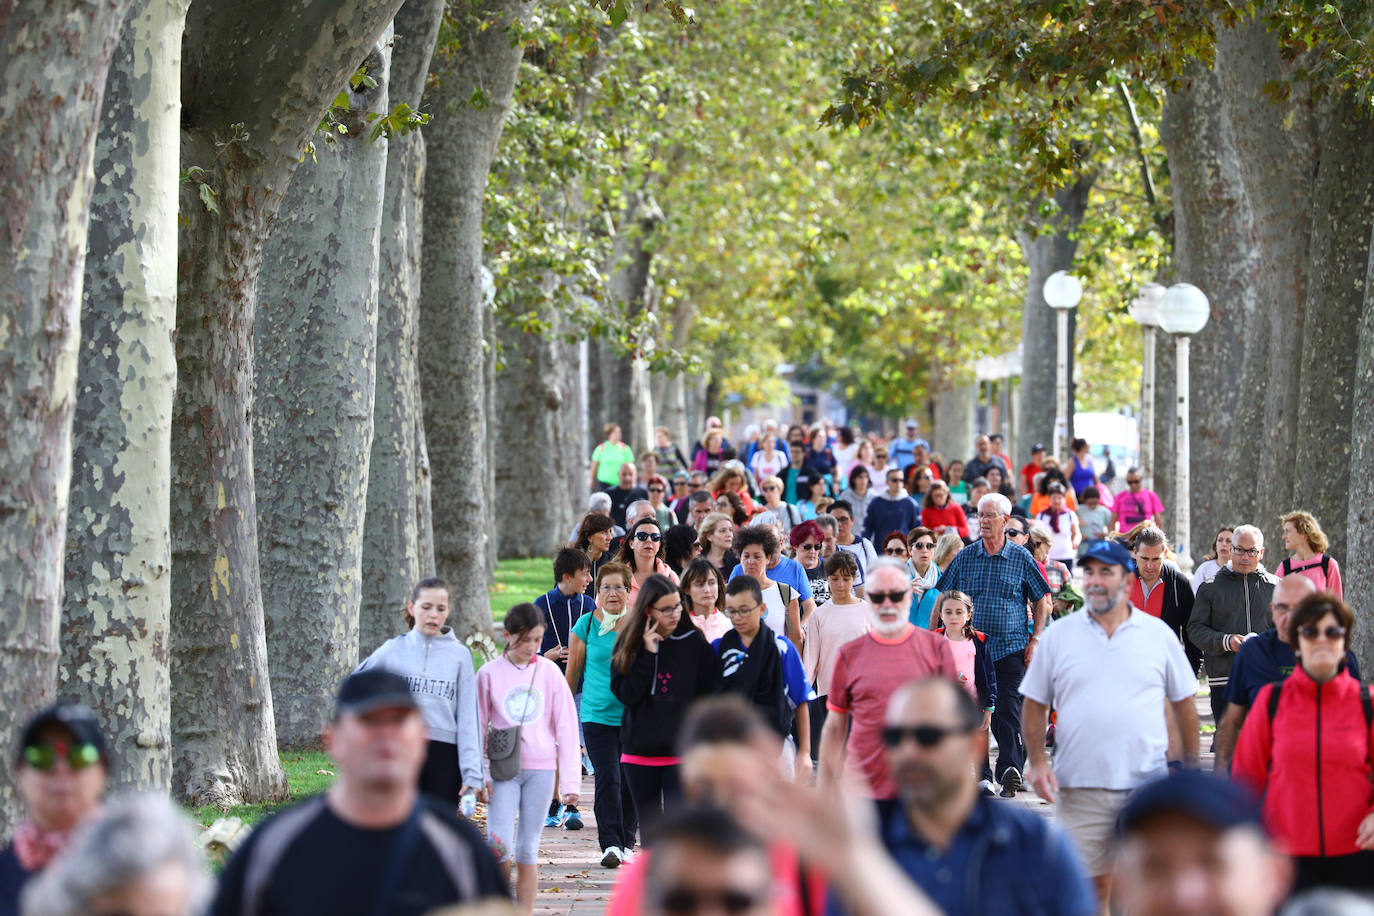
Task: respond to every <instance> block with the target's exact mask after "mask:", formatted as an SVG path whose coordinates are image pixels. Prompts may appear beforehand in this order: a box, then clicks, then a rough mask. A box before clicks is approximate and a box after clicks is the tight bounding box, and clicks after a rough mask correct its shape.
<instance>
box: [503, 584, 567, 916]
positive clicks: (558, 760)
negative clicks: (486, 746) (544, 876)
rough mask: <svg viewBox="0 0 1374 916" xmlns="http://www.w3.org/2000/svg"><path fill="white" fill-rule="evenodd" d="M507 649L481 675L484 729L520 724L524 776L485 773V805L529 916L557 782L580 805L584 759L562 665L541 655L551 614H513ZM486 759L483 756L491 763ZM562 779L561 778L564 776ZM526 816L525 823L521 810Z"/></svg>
mask: <svg viewBox="0 0 1374 916" xmlns="http://www.w3.org/2000/svg"><path fill="white" fill-rule="evenodd" d="M505 630H506V651H505V652H504V653H502V655H501V657H500V658H498V659H495V660H493V661H490V662H487V664H485V665H483V666H482V670H480V671H478V672H477V717H478V730H479V732H480V733H481V734H482V735H483V736H484V741H485V736H486V734H487V731H488V729H500V728H508V727H510V726H512V725H520V726H521V728H520V774H519V775H518V776H516V777H515V778H514V779H509V780H504V781H502V780H497V781H495V782H493V780H492V779H491V777H490V774H489V773H487V774H485V782H486V789H485V790H484V791H483V793H482V795H483V796H485V797H484V798H483V799H482V800H483V801H487V802H488V806H487V841H488V842H489V843H490V844H491V847H492V851H493V852H494V853H495V854H496V857H497V859H498V860H500V862H501V867H502V869H503V870H504V872H505V874H506V876H507V879H509V877H510V863H511V860H512V859H514V860H515V867H516V883H515V895H516V900H517V902H518V903H519V904H520V908H521V909H522V910H523V911H524V912H525V913H532V912H533V911H534V895H535V892H536V891H537V890H538V887H539V869H538V864H537V863H538V861H539V835H540V833H541V832H542V831H543V829H544V816H545V814H546V813H547V811H548V808H549V801H550V799H552V798H553V794H554V783H555V781H560V782H561V783H562V785H560V786H559V787H558V789H559V792H560V794H561V795H562V799H563V804H565V805H575V804H577V800H578V799H577V794H578V791H579V789H580V788H581V776H582V769H581V756H580V752H579V750H578V743H577V742H578V739H577V708H576V706H575V705H574V704H573V695H572V691H571V690H569V689H568V683H567V681H566V680H564V678H563V672H562V671H561V670H559V668H558V665H556V664H555V663H553V662H551V661H549V660H548V659H547V658H544V657H542V656H541V655H540V654H539V646H540V643H541V642H542V640H543V639H544V617H543V615H542V614H541V613H540V612H539V609H538V608H536V607H535V606H534V605H532V604H517V605H516V606H515V607H513V608H511V609H510V612H509V613H507V614H506V622H505ZM485 760H486V755H485V754H484V755H483V761H484V766H485ZM560 777H561V778H560ZM517 812H518V813H519V816H520V821H519V826H518V827H517V825H516V813H517Z"/></svg>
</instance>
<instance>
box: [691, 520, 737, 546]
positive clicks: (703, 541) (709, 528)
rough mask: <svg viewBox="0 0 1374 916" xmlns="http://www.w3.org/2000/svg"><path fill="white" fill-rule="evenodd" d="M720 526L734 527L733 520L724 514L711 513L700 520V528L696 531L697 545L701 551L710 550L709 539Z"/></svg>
mask: <svg viewBox="0 0 1374 916" xmlns="http://www.w3.org/2000/svg"><path fill="white" fill-rule="evenodd" d="M721 525H729V526H730V527H731V528H733V527H735V520H734V519H732V518H730V516H728V515H726V514H725V513H724V512H712V513H710V514H709V515H707V516H706V517H705V518H704V519H702V520H701V527H700V528H699V529H697V530H698V534H697V543H698V544H700V545H701V549H702V550H703V551H705V550H710V549H711V537H712V535H714V534H715V533H716V529H717V528H719V527H720V526H721Z"/></svg>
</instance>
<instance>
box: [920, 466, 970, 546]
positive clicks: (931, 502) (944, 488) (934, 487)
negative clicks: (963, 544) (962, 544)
mask: <svg viewBox="0 0 1374 916" xmlns="http://www.w3.org/2000/svg"><path fill="white" fill-rule="evenodd" d="M921 524H922V525H923V526H924V527H926V528H929V529H930V530H931V532H932V534H933V536H936V537H938V536H939V535H942V534H944V533H945V532H946V531H954V532H956V533H957V534H958V535H959V537H961V538H967V537H968V516H967V515H965V514H964V510H963V508H962V507H960V506H958V505H955V503H954V501H953V500H952V499H951V498H950V492H949V484H947V483H945V482H944V481H943V480H937V481H935V482H934V483H932V484H931V485H930V491H929V492H927V493H926V496H925V499H924V500H923V501H922V503H921Z"/></svg>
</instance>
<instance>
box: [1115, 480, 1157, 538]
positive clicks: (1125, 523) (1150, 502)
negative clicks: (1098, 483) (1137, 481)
mask: <svg viewBox="0 0 1374 916" xmlns="http://www.w3.org/2000/svg"><path fill="white" fill-rule="evenodd" d="M1112 509H1113V510H1114V511H1115V512H1116V524H1117V528H1118V529H1120V530H1121V531H1130V530H1131V529H1132V528H1134V527H1135V526H1136V525H1139V524H1140V523H1141V522H1143V521H1145V519H1147V518H1150V517H1152V516H1155V515H1159V514H1161V513H1163V512H1164V504H1163V503H1162V502H1160V501H1159V497H1158V496H1156V495H1155V493H1154V491H1153V490H1144V489H1142V490H1141V491H1140V492H1139V493H1132V492H1130V491H1129V490H1127V491H1126V492H1125V493H1118V494H1116V502H1115V503H1113V504H1112Z"/></svg>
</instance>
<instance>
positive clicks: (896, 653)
mask: <svg viewBox="0 0 1374 916" xmlns="http://www.w3.org/2000/svg"><path fill="white" fill-rule="evenodd" d="M907 626H908V629H907V630H906V632H905V633H903V634H902V635H901V636H897V637H894V638H885V637H882V636H879V635H878V634H877V633H869V634H868V635H867V636H861V637H860V638H858V639H856V640H854V641H852V642H849V643H846V644H845V645H844V646H842V647H840V652H839V656H838V657H837V658H836V659H835V669H834V671H833V672H832V673H831V675H830V693H829V695H828V697H827V699H826V707H827V708H829V710H830V711H831V712H838V713H845V714H848V715H849V717H850V731H849V742H848V743H847V744H846V746H845V747H846V751H847V753H848V765H849V766H851V767H858V768H859V769H860V770H861V771H862V773H863V775H864V777H865V779H867V780H868V786H869V791H870V793H871V794H872V795H873V797H874V798H894V797H895V796H896V795H897V786H896V785H895V784H894V783H893V781H892V777H891V776H889V775H888V772H887V758H886V756H885V755H884V753H883V751H884V748H883V723H884V721H885V719H886V717H887V701H888V699H889V698H891V696H892V693H893V691H895V690H896V689H897V688H898V687H900V686H902V685H903V684H905V683H907V682H908V681H912V680H915V679H917V678H921V677H926V676H928V675H932V674H940V675H944V676H945V677H948V678H951V679H957V678H958V677H959V670H958V668H956V667H955V665H954V654H953V653H952V652H951V651H950V648H949V640H947V639H945V638H944V637H943V636H938V635H936V634H934V633H932V632H930V631H929V630H922V629H920V628H919V627H915V626H911V625H910V624H908V625H907Z"/></svg>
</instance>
